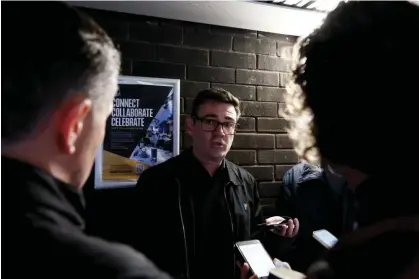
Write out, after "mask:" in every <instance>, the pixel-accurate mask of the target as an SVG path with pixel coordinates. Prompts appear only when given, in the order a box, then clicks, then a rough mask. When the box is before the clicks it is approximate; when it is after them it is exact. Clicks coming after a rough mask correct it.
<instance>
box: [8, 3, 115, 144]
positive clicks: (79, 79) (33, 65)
mask: <svg viewBox="0 0 419 279" xmlns="http://www.w3.org/2000/svg"><path fill="white" fill-rule="evenodd" d="M2 23H3V26H4V27H5V28H3V33H2V53H3V54H4V55H3V57H2V86H1V91H2V110H3V111H2V141H4V140H6V141H16V140H20V139H21V137H22V136H23V135H26V134H27V133H30V132H31V131H32V130H33V128H34V126H35V125H36V123H37V121H38V119H39V118H40V117H41V116H45V115H47V114H48V113H49V112H51V110H52V109H53V108H54V106H57V105H59V104H60V103H61V102H62V101H64V100H65V99H66V98H68V97H70V96H73V95H75V94H86V95H87V96H88V97H89V98H91V99H92V100H93V101H95V100H96V99H98V98H99V97H100V96H102V95H103V91H104V90H103V87H106V85H107V84H108V80H109V78H111V77H114V76H115V71H116V72H117V73H118V72H119V66H120V55H119V52H118V51H117V50H116V49H115V47H114V44H113V42H112V40H111V39H110V38H109V37H108V35H107V34H106V33H105V31H103V30H102V29H101V28H100V27H99V26H98V25H97V24H96V23H95V22H94V21H93V20H92V19H90V18H89V17H87V16H86V15H84V14H82V13H80V12H78V11H77V10H76V9H74V8H72V7H69V6H68V5H66V4H64V3H60V2H56V1H50V2H11V1H6V2H3V3H2ZM100 87H102V88H100ZM93 104H94V105H95V104H97V102H94V103H93Z"/></svg>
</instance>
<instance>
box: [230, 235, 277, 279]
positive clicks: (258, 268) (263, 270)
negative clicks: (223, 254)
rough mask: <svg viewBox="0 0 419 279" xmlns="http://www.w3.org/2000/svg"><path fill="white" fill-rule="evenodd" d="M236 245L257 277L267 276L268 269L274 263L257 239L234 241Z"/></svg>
mask: <svg viewBox="0 0 419 279" xmlns="http://www.w3.org/2000/svg"><path fill="white" fill-rule="evenodd" d="M236 247H237V249H238V250H239V252H240V254H241V255H242V257H243V259H244V260H245V261H246V262H247V263H248V264H249V267H250V269H251V271H252V272H253V273H254V274H256V275H257V276H258V278H259V279H265V278H268V276H269V271H271V270H272V269H274V268H275V265H274V263H273V261H272V259H271V257H270V256H269V254H268V252H266V250H265V248H264V247H263V245H262V243H261V242H260V241H259V240H257V239H255V240H248V241H240V242H237V243H236Z"/></svg>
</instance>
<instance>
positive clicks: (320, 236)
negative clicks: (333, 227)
mask: <svg viewBox="0 0 419 279" xmlns="http://www.w3.org/2000/svg"><path fill="white" fill-rule="evenodd" d="M313 237H314V238H315V239H316V240H317V241H318V242H320V243H321V245H323V246H324V247H326V248H327V249H330V248H332V247H333V246H334V245H335V244H336V242H337V241H338V239H337V238H336V237H335V236H334V235H333V234H331V233H330V232H328V231H327V230H318V231H314V232H313Z"/></svg>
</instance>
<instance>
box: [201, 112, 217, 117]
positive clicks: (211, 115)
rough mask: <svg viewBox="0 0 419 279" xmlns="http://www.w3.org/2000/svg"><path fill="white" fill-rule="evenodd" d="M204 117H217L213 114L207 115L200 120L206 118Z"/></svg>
mask: <svg viewBox="0 0 419 279" xmlns="http://www.w3.org/2000/svg"><path fill="white" fill-rule="evenodd" d="M206 117H214V118H216V117H217V115H216V114H214V113H209V114H205V115H204V116H202V118H206Z"/></svg>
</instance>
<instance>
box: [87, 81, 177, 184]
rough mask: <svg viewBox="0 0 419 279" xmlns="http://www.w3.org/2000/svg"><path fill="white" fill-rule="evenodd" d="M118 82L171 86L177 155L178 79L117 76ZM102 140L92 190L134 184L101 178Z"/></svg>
mask: <svg viewBox="0 0 419 279" xmlns="http://www.w3.org/2000/svg"><path fill="white" fill-rule="evenodd" d="M119 84H139V85H140V84H141V85H151V86H168V87H172V88H173V157H174V156H177V155H179V148H180V146H179V140H180V138H179V134H180V79H168V78H156V77H141V76H124V75H120V76H119V77H118V85H119ZM102 160H103V142H102V143H101V144H100V146H99V148H98V151H97V153H96V158H95V168H94V186H93V187H94V190H100V189H106V188H115V189H116V188H124V187H132V186H135V185H136V183H137V180H134V179H131V180H107V181H103V180H102V163H103V162H102Z"/></svg>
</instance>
